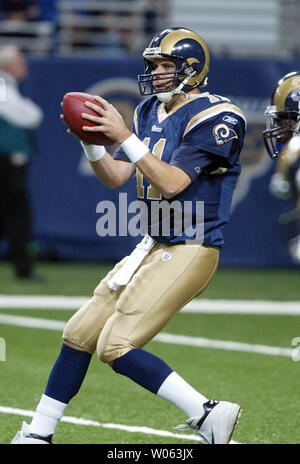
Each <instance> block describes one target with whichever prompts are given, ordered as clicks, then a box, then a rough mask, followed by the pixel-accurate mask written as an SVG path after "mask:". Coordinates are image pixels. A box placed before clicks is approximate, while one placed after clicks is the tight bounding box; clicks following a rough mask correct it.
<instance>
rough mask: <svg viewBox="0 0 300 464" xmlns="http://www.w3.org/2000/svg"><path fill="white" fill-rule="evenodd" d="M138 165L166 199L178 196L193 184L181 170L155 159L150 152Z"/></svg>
mask: <svg viewBox="0 0 300 464" xmlns="http://www.w3.org/2000/svg"><path fill="white" fill-rule="evenodd" d="M136 165H137V167H138V169H139V170H140V171H141V172H142V174H143V175H144V177H145V178H146V179H147V180H148V182H149V183H150V184H151V185H153V186H154V187H155V188H157V189H158V190H159V191H160V192H161V193H162V195H163V196H164V197H165V198H166V199H170V198H173V197H174V196H176V195H178V194H179V193H180V192H182V191H183V190H184V189H186V187H187V186H188V185H189V184H190V183H191V179H190V177H189V176H188V175H187V174H186V173H184V172H183V171H182V170H181V169H178V168H176V167H175V166H170V165H169V164H167V163H165V162H164V161H161V160H159V159H157V158H155V157H154V156H153V155H152V154H151V153H150V152H149V153H148V154H147V155H145V156H144V157H143V158H142V159H141V160H140V161H139V162H138V163H137V164H136Z"/></svg>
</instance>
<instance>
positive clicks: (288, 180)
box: [263, 71, 300, 263]
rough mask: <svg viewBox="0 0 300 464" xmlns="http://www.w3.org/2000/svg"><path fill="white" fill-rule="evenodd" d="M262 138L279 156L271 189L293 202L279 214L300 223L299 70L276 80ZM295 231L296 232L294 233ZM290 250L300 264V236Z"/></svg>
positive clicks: (284, 221)
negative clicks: (288, 208) (286, 211)
mask: <svg viewBox="0 0 300 464" xmlns="http://www.w3.org/2000/svg"><path fill="white" fill-rule="evenodd" d="M265 114H266V116H267V122H266V129H265V130H264V131H263V138H264V142H265V146H266V149H267V152H268V154H269V155H270V156H271V158H274V159H276V161H277V163H276V170H275V173H274V174H273V175H272V177H271V182H270V191H271V193H272V194H273V195H274V196H276V197H277V198H280V199H283V200H287V201H289V202H290V205H291V210H290V211H289V212H288V213H284V214H282V215H281V216H280V217H279V222H280V224H282V225H287V224H292V223H293V224H295V225H296V228H297V229H298V230H299V226H300V72H298V71H294V72H291V73H288V74H286V75H285V76H283V77H282V78H281V79H280V80H279V82H278V83H277V85H276V87H275V89H274V91H273V92H272V95H271V102H270V105H269V106H267V108H266V111H265ZM294 233H295V232H294ZM288 246H289V251H290V254H291V256H292V258H293V259H294V261H295V262H297V263H300V235H299V234H297V235H296V236H294V237H293V238H292V239H291V240H290V241H289V245H288Z"/></svg>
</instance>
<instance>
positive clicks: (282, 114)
mask: <svg viewBox="0 0 300 464" xmlns="http://www.w3.org/2000/svg"><path fill="white" fill-rule="evenodd" d="M265 115H266V116H267V123H266V130H264V131H263V139H264V143H265V147H266V150H267V152H268V154H269V155H270V156H271V158H277V157H278V156H280V153H281V151H282V148H283V147H284V145H285V144H286V142H288V141H289V140H290V138H291V137H292V136H293V135H295V134H299V131H300V72H299V71H294V72H291V73H289V74H286V75H285V76H283V77H282V78H281V79H280V81H279V82H278V84H277V85H276V87H275V89H274V91H273V92H272V95H271V104H270V105H269V106H267V108H266V111H265Z"/></svg>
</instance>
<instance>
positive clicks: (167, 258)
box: [161, 251, 172, 262]
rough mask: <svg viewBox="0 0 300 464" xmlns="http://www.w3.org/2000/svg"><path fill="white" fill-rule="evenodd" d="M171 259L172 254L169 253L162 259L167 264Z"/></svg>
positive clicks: (166, 252)
mask: <svg viewBox="0 0 300 464" xmlns="http://www.w3.org/2000/svg"><path fill="white" fill-rule="evenodd" d="M171 258H172V253H169V252H168V251H164V253H163V255H162V258H161V259H162V260H163V261H164V262H167V261H170V259H171Z"/></svg>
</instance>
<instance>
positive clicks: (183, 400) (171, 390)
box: [157, 372, 208, 417]
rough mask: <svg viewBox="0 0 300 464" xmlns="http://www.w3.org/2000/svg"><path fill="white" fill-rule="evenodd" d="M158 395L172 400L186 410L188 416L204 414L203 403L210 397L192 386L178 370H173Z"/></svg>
mask: <svg viewBox="0 0 300 464" xmlns="http://www.w3.org/2000/svg"><path fill="white" fill-rule="evenodd" d="M157 395H158V396H160V397H161V398H164V399H165V400H168V401H170V402H171V403H173V404H175V406H177V407H178V408H180V409H181V410H182V411H183V412H185V413H186V414H187V415H188V417H196V416H202V414H203V413H204V408H203V403H205V402H206V401H208V398H206V397H205V396H203V395H201V393H199V392H197V391H196V390H195V389H194V388H193V387H191V386H190V385H189V384H188V383H187V382H186V381H185V380H184V379H183V378H182V377H180V376H179V375H178V374H176V372H172V373H171V374H170V375H169V376H168V377H167V378H166V380H165V381H164V382H163V383H162V385H161V386H160V389H159V390H158V392H157Z"/></svg>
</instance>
